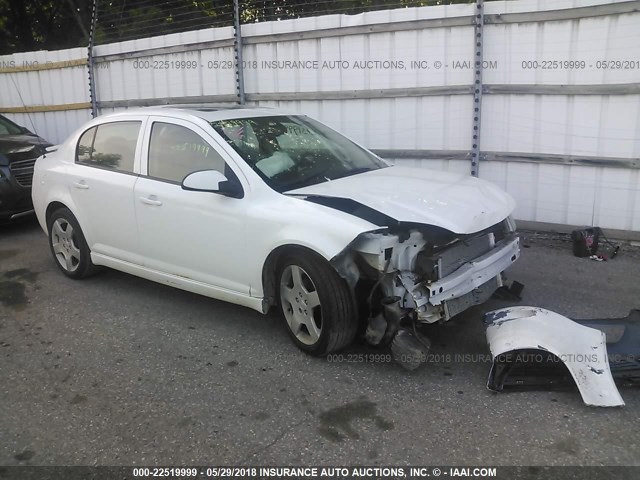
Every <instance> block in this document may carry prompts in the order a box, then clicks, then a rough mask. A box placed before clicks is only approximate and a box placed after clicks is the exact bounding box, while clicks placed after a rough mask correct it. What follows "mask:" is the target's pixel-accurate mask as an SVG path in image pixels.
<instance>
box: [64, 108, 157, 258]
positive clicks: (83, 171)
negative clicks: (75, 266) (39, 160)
mask: <svg viewBox="0 0 640 480" xmlns="http://www.w3.org/2000/svg"><path fill="white" fill-rule="evenodd" d="M144 124H145V118H144V117H132V118H130V119H129V118H128V119H127V120H119V121H113V122H107V123H102V124H100V125H97V126H94V127H92V128H90V129H88V130H87V131H85V132H84V133H83V134H82V135H81V136H80V140H79V141H78V146H77V148H76V158H75V165H74V166H73V167H72V168H70V169H69V174H70V175H69V177H70V184H69V189H70V192H71V197H72V198H73V201H74V203H75V205H76V208H77V216H78V221H79V222H80V226H81V227H82V229H83V231H84V233H85V236H86V238H87V242H88V243H89V248H91V250H92V252H95V253H99V254H103V255H107V256H109V257H113V258H117V259H119V260H124V261H127V262H131V263H135V264H141V260H140V259H141V257H140V247H139V245H140V243H139V240H138V229H137V225H136V218H135V207H134V203H133V190H134V186H135V183H136V180H137V179H138V174H139V172H140V160H139V158H140V150H141V147H142V140H141V133H142V132H143V131H144V129H143V126H144Z"/></svg>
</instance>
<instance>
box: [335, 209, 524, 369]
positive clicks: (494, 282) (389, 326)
mask: <svg viewBox="0 0 640 480" xmlns="http://www.w3.org/2000/svg"><path fill="white" fill-rule="evenodd" d="M519 255H520V247H519V239H518V237H517V235H516V233H515V224H514V222H513V220H512V219H511V218H510V217H509V218H507V219H505V220H504V221H502V222H500V223H498V224H496V225H494V226H492V227H490V228H488V229H485V230H483V231H481V232H477V233H474V234H466V235H456V234H454V233H452V232H450V231H448V230H445V229H443V228H440V227H434V226H429V225H420V224H402V223H400V224H398V225H397V226H395V227H393V228H390V227H388V228H385V229H381V230H379V231H375V232H367V233H363V234H361V235H360V236H358V237H357V238H356V239H355V240H354V241H353V242H352V243H351V244H350V245H349V247H348V248H347V249H345V250H344V251H343V252H342V253H341V254H340V255H338V256H337V257H335V258H334V259H333V261H332V264H333V265H334V267H335V268H336V269H337V270H338V272H339V273H340V274H341V275H342V277H343V278H345V279H346V280H347V282H348V283H349V284H350V285H351V287H352V288H354V289H355V290H356V291H357V292H359V294H360V297H362V298H360V300H361V304H362V305H363V306H364V309H365V310H366V311H368V322H367V329H366V334H365V338H366V339H367V341H368V342H369V343H370V344H372V345H379V344H388V345H390V347H391V350H392V352H393V354H394V358H396V360H398V361H399V363H401V364H402V365H403V366H404V367H406V368H408V369H414V368H417V367H418V366H419V363H420V362H419V361H416V358H417V357H418V358H419V357H423V356H424V355H426V353H427V351H428V346H429V344H428V341H427V339H425V338H423V337H422V336H420V335H419V334H418V332H417V329H416V325H419V324H432V323H435V322H443V321H447V320H449V319H450V318H451V317H453V316H455V315H457V314H459V313H461V312H463V311H464V310H466V309H468V308H469V307H471V306H473V305H477V304H480V303H483V302H485V301H486V300H488V299H489V297H491V295H492V294H493V293H494V292H495V291H496V289H498V288H499V287H501V286H502V272H503V271H504V270H505V269H506V268H507V267H509V266H510V265H511V264H512V263H513V262H515V261H516V260H517V259H518V257H519Z"/></svg>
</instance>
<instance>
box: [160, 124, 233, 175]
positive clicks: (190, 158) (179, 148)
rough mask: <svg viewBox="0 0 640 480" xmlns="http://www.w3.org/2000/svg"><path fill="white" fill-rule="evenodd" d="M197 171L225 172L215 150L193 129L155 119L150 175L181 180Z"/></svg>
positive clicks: (221, 160)
mask: <svg viewBox="0 0 640 480" xmlns="http://www.w3.org/2000/svg"><path fill="white" fill-rule="evenodd" d="M199 170H217V171H219V172H220V173H223V174H224V173H225V162H224V160H223V159H222V157H221V156H220V154H218V152H217V151H216V150H215V148H213V147H212V146H211V145H209V144H208V143H207V142H206V141H205V140H204V139H203V138H202V137H201V136H200V135H198V134H197V133H195V132H194V131H192V130H190V129H188V128H185V127H181V126H180V125H174V124H171V123H162V122H155V123H154V124H153V127H152V128H151V143H150V144H149V176H150V177H154V178H159V179H162V180H169V181H172V182H178V183H181V182H182V180H184V177H186V176H187V175H189V174H190V173H193V172H197V171H199Z"/></svg>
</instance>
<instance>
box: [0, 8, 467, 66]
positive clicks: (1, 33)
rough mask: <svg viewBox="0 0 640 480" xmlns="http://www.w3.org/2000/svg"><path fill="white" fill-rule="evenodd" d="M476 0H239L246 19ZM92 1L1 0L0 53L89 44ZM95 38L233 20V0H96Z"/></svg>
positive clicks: (142, 34)
mask: <svg viewBox="0 0 640 480" xmlns="http://www.w3.org/2000/svg"><path fill="white" fill-rule="evenodd" d="M471 1H472V0H334V1H326V0H325V1H317V0H278V1H275V0H240V6H241V15H240V17H241V21H242V22H243V23H253V22H263V21H272V20H284V19H287V18H299V17H307V16H312V15H326V14H331V13H344V14H357V13H361V12H365V11H370V10H380V9H384V8H400V7H403V6H407V7H413V6H424V5H438V4H443V3H447V4H450V3H469V2H471ZM92 6H93V2H92V0H57V1H56V0H0V55H3V54H5V55H6V54H9V53H14V52H25V51H33V50H58V49H62V48H71V47H79V46H85V45H88V43H89V30H90V25H91V12H92ZM97 10H98V21H97V25H96V36H95V39H96V43H97V44H102V43H107V42H118V41H123V40H130V39H134V38H144V37H151V36H155V35H165V34H167V33H176V32H184V31H189V30H195V29H199V28H209V27H217V26H228V25H232V24H233V0H98V2H97Z"/></svg>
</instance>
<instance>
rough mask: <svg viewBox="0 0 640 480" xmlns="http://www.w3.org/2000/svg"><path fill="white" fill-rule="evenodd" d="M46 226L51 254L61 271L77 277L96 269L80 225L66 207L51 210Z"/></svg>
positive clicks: (86, 275)
mask: <svg viewBox="0 0 640 480" xmlns="http://www.w3.org/2000/svg"><path fill="white" fill-rule="evenodd" d="M47 226H48V229H49V247H50V248H51V254H52V255H53V258H54V260H55V262H56V265H58V267H59V268H60V270H62V273H64V274H65V275H66V276H68V277H70V278H76V279H77V278H85V277H88V276H89V275H92V274H93V273H95V272H96V271H97V267H96V266H95V265H94V264H93V263H92V262H91V252H90V250H89V246H88V245H87V241H86V240H85V238H84V235H83V233H82V230H81V229H80V225H79V224H78V221H77V220H76V217H74V216H73V213H71V211H70V210H69V209H68V208H61V209H59V210H56V211H55V212H53V214H52V215H51V217H50V218H49V221H48V224H47Z"/></svg>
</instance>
